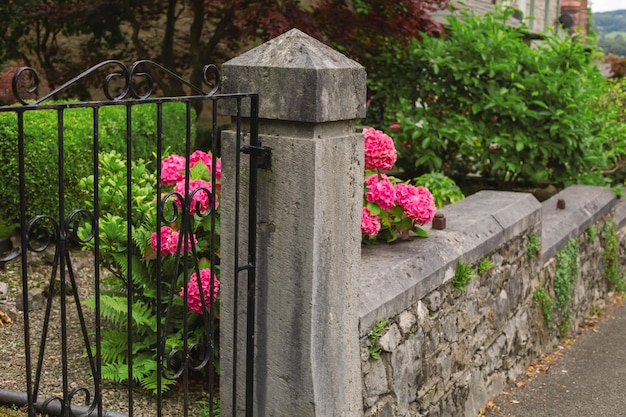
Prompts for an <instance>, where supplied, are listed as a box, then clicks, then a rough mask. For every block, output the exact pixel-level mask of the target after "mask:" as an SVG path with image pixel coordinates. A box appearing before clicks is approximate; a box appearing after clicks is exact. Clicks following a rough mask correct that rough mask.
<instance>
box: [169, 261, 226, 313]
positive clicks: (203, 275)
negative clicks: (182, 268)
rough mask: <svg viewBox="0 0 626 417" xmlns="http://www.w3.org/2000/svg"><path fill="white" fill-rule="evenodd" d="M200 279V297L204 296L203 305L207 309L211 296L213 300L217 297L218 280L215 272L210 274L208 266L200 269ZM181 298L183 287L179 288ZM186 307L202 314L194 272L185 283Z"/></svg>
mask: <svg viewBox="0 0 626 417" xmlns="http://www.w3.org/2000/svg"><path fill="white" fill-rule="evenodd" d="M211 275H212V276H213V297H211ZM200 281H201V285H202V297H203V298H204V306H205V308H207V309H209V308H210V306H211V298H213V301H215V299H217V297H218V295H219V292H220V281H219V280H218V279H217V277H216V276H215V274H211V270H210V269H209V268H206V269H202V270H200ZM178 295H180V297H181V298H183V299H184V298H185V288H181V290H180V293H179V294H178ZM187 307H188V308H189V310H191V311H193V312H194V313H198V314H202V313H203V311H204V309H203V308H202V298H200V288H199V287H198V278H197V275H196V273H195V272H194V273H193V274H191V276H190V277H189V282H188V283H187Z"/></svg>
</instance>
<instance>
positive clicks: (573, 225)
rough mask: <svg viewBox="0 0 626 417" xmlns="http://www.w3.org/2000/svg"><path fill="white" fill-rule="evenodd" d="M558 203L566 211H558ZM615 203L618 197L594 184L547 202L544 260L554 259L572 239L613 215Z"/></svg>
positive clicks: (572, 188)
mask: <svg viewBox="0 0 626 417" xmlns="http://www.w3.org/2000/svg"><path fill="white" fill-rule="evenodd" d="M559 200H561V201H562V202H563V203H564V204H565V208H558V205H559ZM616 204H617V197H616V196H615V193H614V192H613V191H612V190H611V189H610V188H606V187H597V186H593V185H573V186H571V187H568V188H566V189H565V190H563V191H561V192H559V193H558V194H555V195H554V196H552V197H551V198H550V199H548V200H546V201H544V202H543V203H542V206H543V208H542V213H543V214H542V229H541V259H542V261H543V262H547V261H548V260H550V259H551V258H552V257H554V256H555V254H556V252H557V251H558V250H559V249H561V248H563V247H564V246H565V245H566V243H567V241H568V240H569V239H571V238H573V237H577V236H579V235H581V234H582V233H585V232H586V230H587V228H588V227H589V226H590V225H591V224H593V223H595V222H597V221H598V220H599V219H600V218H602V217H603V216H605V215H607V214H608V213H609V212H611V210H613V208H615V205H616ZM621 208H622V210H624V208H623V207H621ZM616 221H617V219H616ZM619 223H620V222H618V228H619Z"/></svg>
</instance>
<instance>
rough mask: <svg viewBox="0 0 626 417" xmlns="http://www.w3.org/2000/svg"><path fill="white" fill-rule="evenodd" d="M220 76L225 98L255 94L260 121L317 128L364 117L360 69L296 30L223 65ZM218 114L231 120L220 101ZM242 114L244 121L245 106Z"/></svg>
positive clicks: (231, 109) (227, 105)
mask: <svg viewBox="0 0 626 417" xmlns="http://www.w3.org/2000/svg"><path fill="white" fill-rule="evenodd" d="M222 75H223V79H222V92H223V93H224V94H233V93H258V94H259V118H261V119H273V120H285V121H299V122H311V123H322V122H330V121H339V120H354V119H358V118H362V117H364V116H365V101H366V92H367V90H366V82H365V81H366V73H365V69H364V68H363V66H361V64H359V63H357V62H356V61H353V60H351V59H350V58H348V57H346V56H345V55H343V54H341V53H340V52H337V51H336V50H334V49H332V48H331V47H329V46H328V45H325V44H324V43H322V42H320V41H318V40H317V39H315V38H312V37H311V36H309V35H307V34H306V33H304V32H302V31H300V30H298V29H291V30H290V31H289V32H286V33H284V34H282V35H280V36H278V37H276V38H274V39H272V40H270V41H268V42H266V43H264V44H262V45H260V46H258V47H256V48H254V49H251V50H250V51H248V52H246V53H244V54H242V55H240V56H238V57H236V58H233V59H231V60H230V61H227V62H225V63H224V64H223V66H222ZM222 110H223V111H224V112H225V113H226V114H227V115H235V114H236V108H235V103H234V102H232V101H231V100H227V101H225V102H224V106H223V109H222ZM242 110H243V111H244V114H245V115H249V113H250V107H249V105H248V103H245V101H244V103H243V105H242Z"/></svg>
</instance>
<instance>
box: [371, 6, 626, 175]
mask: <svg viewBox="0 0 626 417" xmlns="http://www.w3.org/2000/svg"><path fill="white" fill-rule="evenodd" d="M512 13H513V11H512V10H511V9H507V10H505V11H498V12H497V13H487V14H485V15H484V16H474V15H469V14H468V15H466V16H462V17H456V16H454V15H451V16H449V17H448V20H449V25H448V26H447V32H448V33H447V36H445V37H440V38H432V37H424V38H423V39H421V40H417V39H414V40H413V41H412V42H411V44H410V46H409V47H408V48H404V49H400V48H396V47H395V46H394V45H390V47H389V49H388V50H387V51H386V53H385V54H382V55H381V56H380V57H379V58H378V59H379V66H380V67H384V68H385V69H386V72H385V74H387V77H386V78H384V77H383V78H381V79H380V80H377V81H376V85H370V87H371V88H373V89H377V90H378V91H381V90H382V91H384V93H385V94H384V95H385V96H386V97H387V102H386V108H385V116H386V123H387V124H399V125H400V129H399V131H398V134H396V135H395V139H397V141H398V150H399V160H398V165H400V166H401V167H403V168H404V169H405V170H407V171H410V172H412V173H424V172H431V171H439V172H443V173H445V174H446V175H448V176H464V175H467V174H469V173H473V174H480V175H482V176H483V177H490V178H495V179H496V180H498V181H500V182H514V181H525V182H538V181H555V182H558V183H562V184H568V183H571V182H576V181H578V180H579V179H580V178H581V177H584V179H585V182H602V180H601V178H600V172H599V171H600V169H601V166H598V163H606V161H602V156H601V155H600V154H601V151H602V149H604V148H606V147H608V146H609V139H610V138H611V137H613V136H614V133H615V129H616V128H617V124H616V123H617V121H616V120H615V119H611V118H610V117H609V115H608V114H607V113H602V112H597V111H596V109H595V108H594V106H595V105H594V103H596V102H597V101H598V100H599V98H600V97H602V96H603V95H604V92H605V87H606V86H607V81H606V79H605V78H604V77H603V76H602V74H601V73H600V71H599V70H598V69H597V67H596V66H595V65H594V64H593V62H592V55H593V54H592V50H591V48H590V47H589V46H588V45H585V44H584V43H582V42H580V39H579V37H578V36H572V37H564V38H561V37H559V36H557V35H556V34H546V35H545V40H544V41H542V42H541V43H539V44H537V45H533V46H531V45H529V42H528V41H527V40H526V39H525V37H524V33H525V32H527V28H526V27H525V26H524V25H523V24H522V26H521V28H513V27H511V26H508V25H506V24H505V22H506V21H507V19H508V18H510V16H511V15H512ZM621 140H622V141H623V138H622V139H621ZM592 174H593V175H592Z"/></svg>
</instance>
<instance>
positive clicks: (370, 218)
mask: <svg viewBox="0 0 626 417" xmlns="http://www.w3.org/2000/svg"><path fill="white" fill-rule="evenodd" d="M399 127H400V126H399V125H397V126H395V125H394V126H392V128H399ZM363 137H364V139H365V170H366V178H365V181H364V182H365V187H364V207H363V212H362V215H361V233H362V234H363V238H364V240H376V239H377V238H381V239H385V240H386V241H387V242H392V241H394V240H395V239H398V238H402V239H406V238H410V235H409V232H411V231H413V232H415V233H417V234H418V235H419V236H425V232H423V230H422V231H421V232H420V228H419V227H418V226H423V225H424V224H426V223H428V222H430V221H432V219H433V218H434V217H435V214H436V212H437V208H436V206H435V201H434V198H433V195H432V194H431V193H430V191H429V190H428V189H427V188H425V187H421V186H418V187H416V186H413V185H411V184H408V183H403V182H400V181H399V180H397V179H396V178H394V177H389V176H387V175H386V174H384V173H381V172H380V171H381V170H389V169H392V168H393V164H394V163H395V162H396V158H397V153H396V148H395V146H394V144H393V140H392V139H391V138H390V137H389V136H387V135H386V134H384V133H383V132H381V131H380V130H376V129H373V128H366V129H363ZM372 171H373V172H372Z"/></svg>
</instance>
